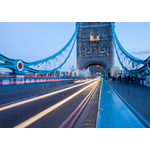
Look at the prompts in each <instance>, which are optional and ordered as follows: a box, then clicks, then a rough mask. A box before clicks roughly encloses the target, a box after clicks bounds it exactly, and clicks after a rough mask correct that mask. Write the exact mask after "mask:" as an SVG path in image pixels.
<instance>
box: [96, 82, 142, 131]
mask: <svg viewBox="0 0 150 150" xmlns="http://www.w3.org/2000/svg"><path fill="white" fill-rule="evenodd" d="M110 82H111V83H110ZM108 83H110V84H115V83H112V81H104V80H103V81H102V89H101V97H100V102H99V109H98V115H97V123H96V127H97V128H143V127H144V126H143V124H142V123H141V122H140V121H139V120H138V119H137V117H136V116H135V115H134V114H133V113H132V112H131V111H130V109H129V108H128V107H127V106H126V105H125V104H124V103H123V101H122V100H121V99H120V98H119V97H118V96H117V95H116V94H115V92H114V91H113V90H112V89H111V88H110V87H109V84H108ZM116 84H117V83H116ZM118 86H119V85H117V87H118ZM123 87H124V86H122V87H121V88H123ZM122 91H124V90H123V89H122Z"/></svg>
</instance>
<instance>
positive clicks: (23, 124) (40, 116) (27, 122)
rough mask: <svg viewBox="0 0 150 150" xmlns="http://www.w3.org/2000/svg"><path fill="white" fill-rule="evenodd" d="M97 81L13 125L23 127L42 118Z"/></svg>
mask: <svg viewBox="0 0 150 150" xmlns="http://www.w3.org/2000/svg"><path fill="white" fill-rule="evenodd" d="M97 82H98V81H95V82H94V83H91V84H90V85H88V86H86V87H85V88H83V89H81V90H80V91H78V92H76V93H75V94H73V95H71V96H69V97H68V98H66V99H63V100H62V101H61V102H58V103H57V104H55V105H53V106H51V107H49V108H47V109H46V110H44V111H42V112H40V113H39V114H37V115H35V116H33V117H31V118H30V119H28V120H26V121H24V122H22V123H21V124H19V125H17V126H15V127H14V128H25V127H27V126H29V125H30V124H32V123H34V122H35V121H37V120H39V119H40V118H42V117H43V116H45V115H47V114H48V113H50V112H51V111H53V110H54V109H56V108H58V107H59V106H61V105H63V104H64V103H66V102H67V101H69V100H70V99H72V98H73V97H75V96H76V95H78V94H79V93H81V92H82V91H84V90H85V89H87V88H88V87H90V86H92V85H94V84H96V83H97Z"/></svg>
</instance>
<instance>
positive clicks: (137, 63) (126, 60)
mask: <svg viewBox="0 0 150 150" xmlns="http://www.w3.org/2000/svg"><path fill="white" fill-rule="evenodd" d="M111 29H112V35H113V42H114V47H115V51H116V54H117V57H118V60H119V62H120V64H121V66H122V68H123V69H124V70H125V71H127V72H129V73H140V72H142V71H145V70H147V69H148V68H147V63H148V60H149V58H150V56H149V57H148V58H147V59H146V60H142V59H139V58H136V57H134V56H132V55H131V54H129V53H128V52H127V51H126V50H125V49H124V48H123V47H122V45H121V44H120V42H119V40H118V38H117V35H116V32H115V30H114V25H113V23H112V22H111Z"/></svg>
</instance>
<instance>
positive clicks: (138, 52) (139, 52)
mask: <svg viewBox="0 0 150 150" xmlns="http://www.w3.org/2000/svg"><path fill="white" fill-rule="evenodd" d="M130 53H131V54H150V50H146V51H131V52H130Z"/></svg>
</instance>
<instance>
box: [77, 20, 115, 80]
mask: <svg viewBox="0 0 150 150" xmlns="http://www.w3.org/2000/svg"><path fill="white" fill-rule="evenodd" d="M114 25H115V24H114ZM93 66H95V67H93ZM96 66H97V67H98V66H99V71H100V72H102V73H104V75H105V77H108V75H113V68H114V46H113V37H112V31H111V23H110V22H80V26H79V31H78V36H77V69H82V68H85V69H87V68H88V67H89V70H90V71H92V72H93V73H95V72H96V71H97V70H98V68H97V69H96ZM102 68H103V69H102ZM91 69H92V70H91Z"/></svg>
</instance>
